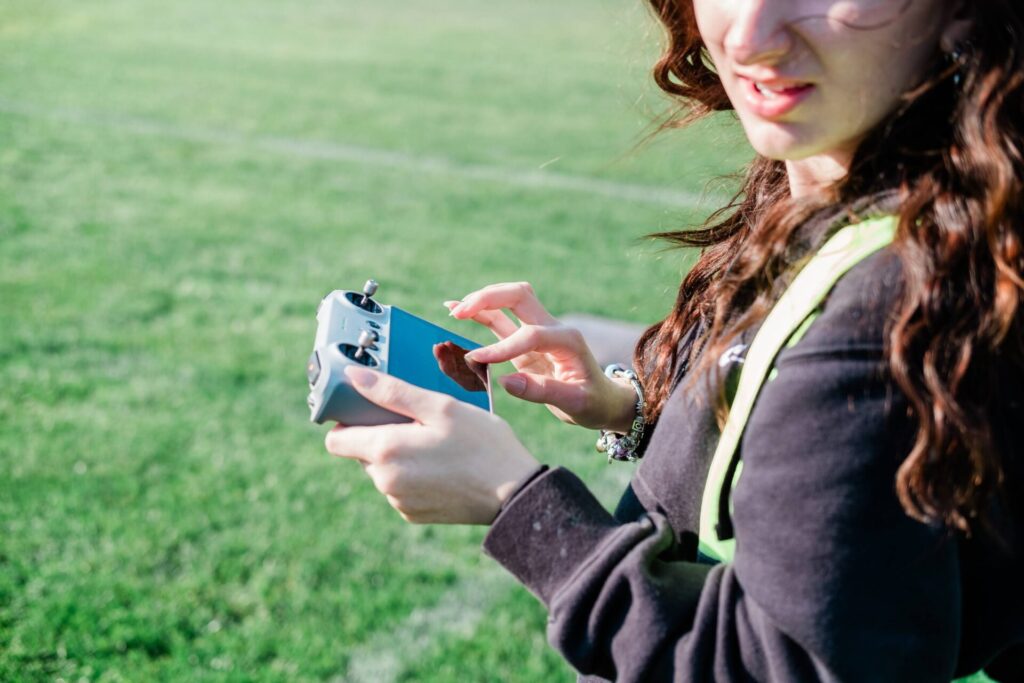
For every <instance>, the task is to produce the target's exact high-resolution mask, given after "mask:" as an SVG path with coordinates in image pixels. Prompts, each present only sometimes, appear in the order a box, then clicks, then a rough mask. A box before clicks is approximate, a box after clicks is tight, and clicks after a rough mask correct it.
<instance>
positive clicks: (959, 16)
mask: <svg viewBox="0 0 1024 683" xmlns="http://www.w3.org/2000/svg"><path fill="white" fill-rule="evenodd" d="M971 1H972V0H966V1H965V0H958V1H957V2H955V3H953V8H952V12H951V14H950V17H949V21H948V22H947V23H946V27H945V28H944V29H943V30H942V34H941V35H940V36H939V47H940V48H941V49H942V51H943V52H945V53H951V52H953V51H954V50H955V49H957V47H959V46H961V45H963V44H964V43H965V42H967V39H968V37H970V35H971V29H973V28H974V18H973V17H971V16H970V14H971V13H970V11H969V10H968V8H967V3H968V2H971Z"/></svg>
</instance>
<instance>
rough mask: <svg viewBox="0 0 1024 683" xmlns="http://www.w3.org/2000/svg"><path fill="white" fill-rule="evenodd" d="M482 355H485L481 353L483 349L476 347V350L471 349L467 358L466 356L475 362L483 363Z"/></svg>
mask: <svg viewBox="0 0 1024 683" xmlns="http://www.w3.org/2000/svg"><path fill="white" fill-rule="evenodd" d="M482 355H484V354H483V353H481V351H480V350H479V349H476V350H473V351H470V352H469V353H467V354H466V356H465V358H466V360H471V361H473V362H474V363H482V362H484V361H483V360H481V359H480V356H482Z"/></svg>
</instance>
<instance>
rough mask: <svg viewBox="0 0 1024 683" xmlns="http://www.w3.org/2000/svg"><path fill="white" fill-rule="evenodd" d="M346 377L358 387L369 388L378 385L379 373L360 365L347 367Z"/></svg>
mask: <svg viewBox="0 0 1024 683" xmlns="http://www.w3.org/2000/svg"><path fill="white" fill-rule="evenodd" d="M345 376H346V377H348V379H349V381H350V382H352V384H353V385H355V386H357V387H363V388H368V387H372V386H373V385H374V384H376V383H377V373H376V372H374V371H373V370H367V369H366V368H364V367H361V366H358V365H347V366H345Z"/></svg>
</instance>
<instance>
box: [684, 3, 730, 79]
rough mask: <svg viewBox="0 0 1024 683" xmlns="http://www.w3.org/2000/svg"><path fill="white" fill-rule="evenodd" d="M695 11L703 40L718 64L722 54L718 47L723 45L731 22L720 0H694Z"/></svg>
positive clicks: (712, 58)
mask: <svg viewBox="0 0 1024 683" xmlns="http://www.w3.org/2000/svg"><path fill="white" fill-rule="evenodd" d="M693 13H694V16H695V17H696V19H697V30H698V32H700V37H701V40H703V41H704V45H706V46H707V49H708V53H709V54H710V55H711V60H712V61H713V62H714V63H715V64H718V63H719V60H720V59H721V57H722V55H721V52H720V50H719V48H718V46H719V45H722V43H723V42H724V38H725V33H726V31H727V30H728V27H729V22H728V17H727V16H726V12H725V10H724V9H723V8H722V3H721V1H720V0H694V2H693Z"/></svg>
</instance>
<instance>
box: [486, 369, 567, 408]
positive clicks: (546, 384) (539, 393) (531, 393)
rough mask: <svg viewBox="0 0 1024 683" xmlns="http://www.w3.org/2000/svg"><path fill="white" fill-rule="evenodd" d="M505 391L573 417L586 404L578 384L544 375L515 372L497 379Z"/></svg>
mask: <svg viewBox="0 0 1024 683" xmlns="http://www.w3.org/2000/svg"><path fill="white" fill-rule="evenodd" d="M498 383H499V384H501V386H502V387H504V389H505V391H507V392H508V393H510V394H512V395H513V396H515V397H517V398H521V399H523V400H524V401H530V402H531V403H545V404H547V405H551V406H555V407H556V408H559V409H561V410H562V411H563V412H565V413H567V414H569V415H574V414H576V413H578V412H580V411H581V410H582V409H583V407H584V403H585V402H586V394H585V393H584V390H583V387H581V386H580V385H579V384H570V383H567V382H561V381H559V380H556V379H552V378H551V377H546V376H544V375H534V374H530V373H526V372H517V373H513V374H511V375H505V376H504V377H499V378H498Z"/></svg>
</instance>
